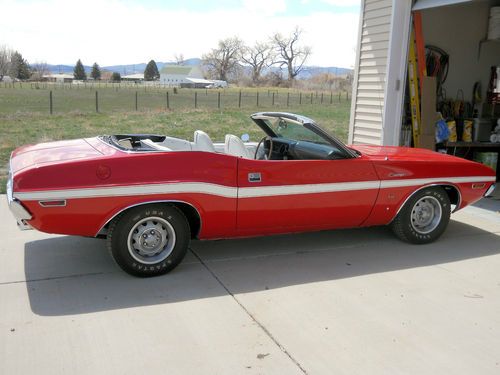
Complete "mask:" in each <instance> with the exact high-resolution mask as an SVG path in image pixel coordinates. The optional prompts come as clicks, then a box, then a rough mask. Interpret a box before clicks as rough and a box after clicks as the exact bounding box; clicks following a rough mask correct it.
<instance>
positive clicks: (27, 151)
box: [10, 139, 102, 174]
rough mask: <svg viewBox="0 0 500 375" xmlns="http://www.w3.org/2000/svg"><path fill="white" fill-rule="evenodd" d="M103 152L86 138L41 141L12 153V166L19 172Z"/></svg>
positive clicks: (89, 156)
mask: <svg viewBox="0 0 500 375" xmlns="http://www.w3.org/2000/svg"><path fill="white" fill-rule="evenodd" d="M101 155H102V153H101V152H99V151H98V150H96V149H95V148H94V147H92V146H91V145H90V144H89V143H88V142H87V141H86V140H85V139H75V140H71V141H57V142H47V143H39V144H37V145H28V146H23V147H20V148H18V149H16V150H14V152H13V153H12V156H11V160H10V168H11V172H12V173H14V174H15V173H17V172H19V171H22V170H24V169H26V168H29V167H36V166H41V165H49V164H57V163H60V162H63V161H69V160H77V159H93V158H96V157H99V156H101Z"/></svg>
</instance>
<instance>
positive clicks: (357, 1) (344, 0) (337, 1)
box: [322, 0, 361, 7]
mask: <svg viewBox="0 0 500 375" xmlns="http://www.w3.org/2000/svg"><path fill="white" fill-rule="evenodd" d="M322 1H323V2H324V3H327V4H330V5H333V6H336V7H353V6H357V7H359V6H360V5H361V0H322Z"/></svg>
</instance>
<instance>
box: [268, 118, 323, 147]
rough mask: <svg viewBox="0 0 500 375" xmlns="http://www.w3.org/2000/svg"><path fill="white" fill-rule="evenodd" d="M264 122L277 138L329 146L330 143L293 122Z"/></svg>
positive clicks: (269, 120)
mask: <svg viewBox="0 0 500 375" xmlns="http://www.w3.org/2000/svg"><path fill="white" fill-rule="evenodd" d="M264 122H265V123H266V125H267V126H269V128H270V129H271V130H272V131H273V132H274V133H275V134H276V136H277V137H280V138H287V139H293V140H297V141H308V142H313V143H319V144H325V145H329V144H330V143H329V142H328V141H326V140H325V139H323V138H322V137H320V136H319V135H318V134H316V133H314V132H313V131H312V130H310V129H308V128H306V127H304V126H303V125H302V124H298V123H296V122H294V121H287V120H286V119H283V118H273V119H265V120H264Z"/></svg>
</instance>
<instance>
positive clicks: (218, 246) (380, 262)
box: [25, 221, 500, 316]
mask: <svg viewBox="0 0 500 375" xmlns="http://www.w3.org/2000/svg"><path fill="white" fill-rule="evenodd" d="M191 248H192V250H191V253H190V254H188V256H187V257H186V259H185V260H184V262H183V263H182V264H181V265H180V266H179V267H177V269H175V270H174V271H173V272H171V273H169V274H168V275H165V276H162V277H156V278H149V279H140V278H134V277H132V276H129V275H127V274H125V273H124V272H122V271H121V270H120V269H119V268H118V267H117V266H116V265H115V264H114V263H113V261H112V260H111V258H110V256H109V255H108V253H107V251H106V248H105V242H104V241H102V240H97V239H88V238H77V237H56V238H52V239H45V240H40V241H33V242H30V243H27V244H26V245H25V273H26V280H27V283H26V285H27V289H28V294H29V300H30V304H31V308H32V311H33V312H34V313H36V314H39V315H45V316H59V315H69V314H84V313H93V312H99V311H108V310H115V309H123V308H134V307H141V306H151V305H157V304H167V303H175V302H181V301H190V300H196V299H200V298H213V297H221V296H226V295H227V291H226V289H225V288H228V290H230V291H231V293H233V294H238V293H249V292H259V291H262V290H266V289H274V288H283V287H288V286H294V285H300V284H306V283H314V282H321V281H329V280H337V279H343V278H350V277H356V276H360V275H367V274H373V273H380V272H388V271H395V270H401V269H408V268H415V267H423V266H432V265H437V264H442V263H448V262H454V261H460V260H465V259H470V258H477V257H483V256H489V255H494V254H497V253H499V252H500V249H499V237H498V235H497V234H494V233H490V232H487V231H483V230H481V229H479V228H477V227H473V226H470V225H466V224H463V223H460V222H456V221H451V222H450V225H449V228H448V230H447V231H446V232H445V234H444V235H443V237H441V239H440V240H439V241H437V242H435V243H433V244H429V245H420V246H416V245H408V244H406V243H403V242H400V241H399V240H397V239H395V238H394V236H393V235H392V233H391V232H390V231H389V230H388V229H387V228H383V227H381V228H366V229H353V230H338V231H324V232H316V233H305V234H293V235H280V236H272V237H261V238H252V239H235V240H222V241H194V242H192V244H191ZM193 252H194V253H195V254H196V255H197V257H195V256H193ZM198 257H199V258H200V259H201V261H202V262H203V264H202V263H201V262H200V261H199V259H198ZM209 270H210V272H209ZM211 272H213V273H214V274H215V275H216V276H217V278H218V279H219V280H220V282H222V283H223V284H224V287H225V288H224V287H223V286H222V285H221V284H220V283H219V281H218V280H217V279H215V278H214V277H213V275H212V273H211Z"/></svg>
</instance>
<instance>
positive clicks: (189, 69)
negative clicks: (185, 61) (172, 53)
mask: <svg viewBox="0 0 500 375" xmlns="http://www.w3.org/2000/svg"><path fill="white" fill-rule="evenodd" d="M190 78H191V79H203V78H204V77H203V73H202V71H201V69H200V67H199V66H183V65H165V66H164V67H163V68H162V69H161V70H160V83H161V84H162V85H167V86H180V85H181V84H191V83H192V81H191V80H189V79H190Z"/></svg>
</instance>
